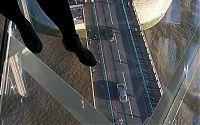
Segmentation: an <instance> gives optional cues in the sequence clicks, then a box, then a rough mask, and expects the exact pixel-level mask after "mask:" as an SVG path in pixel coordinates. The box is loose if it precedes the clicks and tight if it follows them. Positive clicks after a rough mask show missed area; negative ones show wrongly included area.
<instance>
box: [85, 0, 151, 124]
mask: <svg viewBox="0 0 200 125" xmlns="http://www.w3.org/2000/svg"><path fill="white" fill-rule="evenodd" d="M122 3H123V4H127V5H126V6H129V5H128V1H121V0H116V1H113V0H96V1H95V3H94V4H93V5H92V4H86V5H85V6H86V7H85V16H86V26H87V35H88V40H89V48H90V49H91V50H92V51H93V53H94V54H95V56H96V58H97V60H98V61H99V63H98V64H97V66H95V67H93V68H92V70H93V73H92V80H93V86H94V95H95V106H96V108H97V109H98V110H99V111H100V112H102V113H103V114H104V115H105V116H106V117H107V118H108V119H110V120H111V121H112V122H113V123H115V124H120V123H122V124H142V123H143V122H144V120H145V119H146V118H147V117H148V111H147V104H146V98H145V96H144V89H143V86H142V83H141V73H140V70H139V67H138V62H137V59H136V58H137V57H136V53H134V46H133V44H132V40H133V39H132V36H131V34H130V25H129V24H128V22H127V18H126V16H127V13H126V10H125V9H124V6H123V5H122ZM91 15H94V17H91ZM135 21H137V19H135ZM135 27H138V24H137V22H136V24H135ZM117 83H125V84H126V86H127V90H126V92H127V95H128V101H127V102H126V103H121V102H120V101H119V93H118V90H117Z"/></svg>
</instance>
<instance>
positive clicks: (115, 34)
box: [113, 30, 117, 43]
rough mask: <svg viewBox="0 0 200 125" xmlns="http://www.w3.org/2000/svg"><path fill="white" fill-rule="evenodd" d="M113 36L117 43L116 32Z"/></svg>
mask: <svg viewBox="0 0 200 125" xmlns="http://www.w3.org/2000/svg"><path fill="white" fill-rule="evenodd" d="M113 35H114V39H115V42H116V43H117V36H116V33H115V30H114V33H113Z"/></svg>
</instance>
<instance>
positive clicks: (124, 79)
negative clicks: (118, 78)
mask: <svg viewBox="0 0 200 125" xmlns="http://www.w3.org/2000/svg"><path fill="white" fill-rule="evenodd" d="M122 76H123V80H124V84H125V86H126V79H125V75H124V72H122Z"/></svg>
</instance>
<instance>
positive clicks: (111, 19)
mask: <svg viewBox="0 0 200 125" xmlns="http://www.w3.org/2000/svg"><path fill="white" fill-rule="evenodd" d="M110 21H111V23H112V24H113V18H112V14H111V12H110Z"/></svg>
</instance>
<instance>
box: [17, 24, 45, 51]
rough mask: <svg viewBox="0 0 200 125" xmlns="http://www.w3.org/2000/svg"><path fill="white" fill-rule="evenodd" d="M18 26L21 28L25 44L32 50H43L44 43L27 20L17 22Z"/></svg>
mask: <svg viewBox="0 0 200 125" xmlns="http://www.w3.org/2000/svg"><path fill="white" fill-rule="evenodd" d="M17 28H18V29H19V32H20V34H21V36H22V39H23V41H24V44H25V45H26V47H27V48H28V49H29V50H30V51H31V52H33V53H39V52H41V51H42V43H41V41H40V39H39V37H38V36H37V35H36V33H35V32H34V30H33V28H32V26H31V24H30V23H29V22H28V21H27V20H25V21H23V22H21V23H20V24H17Z"/></svg>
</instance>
